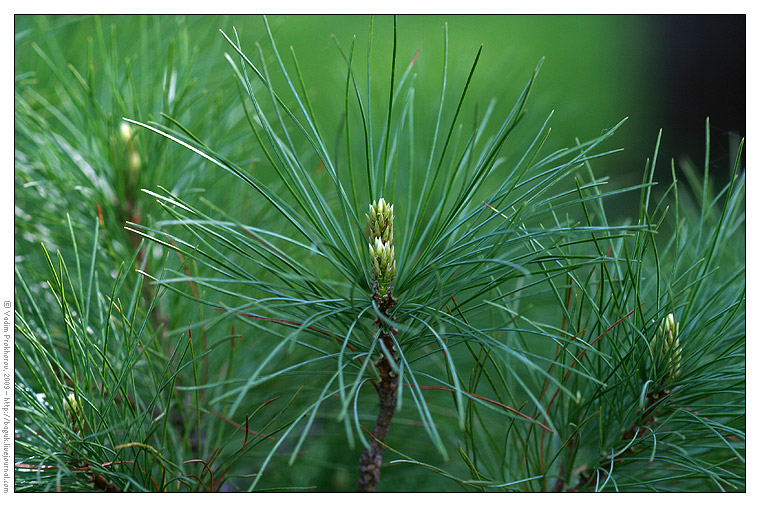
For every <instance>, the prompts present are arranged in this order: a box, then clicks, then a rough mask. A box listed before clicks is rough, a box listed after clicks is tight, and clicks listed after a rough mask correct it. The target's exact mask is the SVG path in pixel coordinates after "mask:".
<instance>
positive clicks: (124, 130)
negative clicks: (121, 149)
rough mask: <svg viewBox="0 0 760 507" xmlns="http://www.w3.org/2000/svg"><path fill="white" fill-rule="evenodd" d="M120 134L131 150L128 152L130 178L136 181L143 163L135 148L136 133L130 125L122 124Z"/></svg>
mask: <svg viewBox="0 0 760 507" xmlns="http://www.w3.org/2000/svg"><path fill="white" fill-rule="evenodd" d="M119 133H120V135H121V140H122V142H123V143H124V144H126V145H127V147H128V150H129V151H128V152H127V168H128V169H129V176H130V178H132V179H136V178H137V173H138V172H139V171H140V165H141V163H142V161H141V160H140V154H139V153H138V152H137V148H136V147H135V140H134V137H135V131H134V129H133V128H132V126H131V125H130V124H129V123H126V122H122V123H121V127H120V129H119Z"/></svg>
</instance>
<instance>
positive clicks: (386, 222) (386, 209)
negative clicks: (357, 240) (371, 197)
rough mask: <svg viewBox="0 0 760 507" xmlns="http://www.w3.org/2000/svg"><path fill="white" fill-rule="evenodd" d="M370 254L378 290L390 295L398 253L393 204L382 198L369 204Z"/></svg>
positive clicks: (380, 293) (382, 294) (384, 294)
mask: <svg viewBox="0 0 760 507" xmlns="http://www.w3.org/2000/svg"><path fill="white" fill-rule="evenodd" d="M367 220H368V221H369V255H370V258H371V261H372V274H373V277H374V279H375V281H376V282H377V289H376V292H377V293H378V294H379V295H380V296H389V295H390V288H391V283H392V282H393V279H394V278H395V277H396V255H395V249H394V247H393V205H392V204H391V205H389V204H388V203H386V202H385V199H383V198H380V200H379V201H377V202H375V201H372V204H370V206H369V214H368V215H367Z"/></svg>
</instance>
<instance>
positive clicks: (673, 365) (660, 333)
mask: <svg viewBox="0 0 760 507" xmlns="http://www.w3.org/2000/svg"><path fill="white" fill-rule="evenodd" d="M650 345H651V347H652V351H653V352H654V353H655V357H657V356H659V357H661V358H662V359H663V360H664V362H665V369H666V370H665V378H667V379H669V380H672V379H676V378H677V377H678V376H679V375H681V358H682V354H683V349H682V348H681V342H680V341H679V339H678V322H676V319H675V317H674V316H673V314H672V313H669V314H668V316H667V317H665V318H664V319H663V320H662V322H660V325H659V326H658V328H657V335H656V336H655V337H654V338H653V339H652V341H651V343H650Z"/></svg>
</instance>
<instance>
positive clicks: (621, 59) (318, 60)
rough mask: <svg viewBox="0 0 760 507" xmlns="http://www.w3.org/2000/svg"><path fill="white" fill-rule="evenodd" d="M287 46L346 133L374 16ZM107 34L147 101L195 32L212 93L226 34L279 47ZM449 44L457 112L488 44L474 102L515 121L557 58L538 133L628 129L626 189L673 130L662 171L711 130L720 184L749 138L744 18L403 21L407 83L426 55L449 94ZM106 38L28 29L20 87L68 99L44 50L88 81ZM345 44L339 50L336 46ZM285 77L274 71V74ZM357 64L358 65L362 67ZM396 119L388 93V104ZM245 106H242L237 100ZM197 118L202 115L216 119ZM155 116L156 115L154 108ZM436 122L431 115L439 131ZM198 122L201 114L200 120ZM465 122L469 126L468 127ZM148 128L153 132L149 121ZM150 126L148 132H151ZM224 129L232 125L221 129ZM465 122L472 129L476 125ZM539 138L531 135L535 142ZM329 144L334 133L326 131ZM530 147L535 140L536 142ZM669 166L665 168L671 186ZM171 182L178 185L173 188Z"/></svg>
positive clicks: (26, 24) (198, 27)
mask: <svg viewBox="0 0 760 507" xmlns="http://www.w3.org/2000/svg"><path fill="white" fill-rule="evenodd" d="M270 23H271V26H272V30H273V35H274V38H275V40H276V42H277V44H278V46H279V47H280V51H281V53H282V54H283V55H284V59H285V60H288V59H289V56H290V55H289V54H288V48H289V47H290V46H293V48H294V49H295V52H296V54H297V56H298V60H299V63H300V65H301V66H302V69H303V72H304V79H305V82H306V83H307V87H308V88H309V92H310V94H311V95H310V96H311V99H312V101H313V102H314V104H315V108H316V110H317V114H318V117H320V119H321V120H322V121H324V122H325V125H327V126H333V127H337V125H338V122H339V117H340V114H341V112H342V107H343V104H342V101H343V98H342V93H343V88H344V84H345V70H344V69H345V63H344V61H343V59H342V57H341V55H340V52H339V51H338V50H337V48H336V44H335V41H337V42H338V43H339V44H340V45H341V46H342V47H343V48H344V50H345V51H348V48H349V47H350V45H351V38H352V37H353V36H354V35H356V37H357V53H356V54H357V57H356V58H355V62H363V61H364V58H366V54H367V53H366V48H367V40H368V31H369V30H368V29H369V16H366V15H351V16H348V15H345V16H336V15H329V16H316V15H308V16H306V15H302V16H272V17H270ZM102 24H103V26H104V27H109V26H110V25H113V26H114V27H115V32H114V36H115V42H116V45H115V50H116V51H115V53H114V54H118V55H119V56H118V59H119V60H118V61H116V62H112V64H113V65H117V66H123V65H125V59H126V58H127V57H128V58H129V59H130V61H131V64H132V65H133V68H134V71H133V72H134V77H135V79H136V81H137V82H138V83H140V88H139V89H138V90H137V93H138V94H139V95H140V96H142V97H144V98H145V100H146V101H148V100H150V99H149V98H150V97H151V96H153V95H156V93H155V89H151V87H153V86H154V87H155V88H160V87H161V83H160V82H154V83H151V82H149V80H145V79H143V80H142V81H140V77H141V74H142V75H148V74H150V73H149V71H148V70H147V69H148V68H150V66H152V65H154V63H155V61H154V60H155V58H156V56H159V55H162V54H166V53H167V52H168V50H169V49H168V47H169V46H168V43H169V40H170V39H171V38H172V37H175V36H176V34H177V32H178V29H179V27H180V26H187V28H188V30H189V33H190V40H189V41H186V43H187V44H188V50H189V51H192V48H193V47H196V46H197V48H198V51H199V54H198V64H197V65H196V68H195V69H194V70H193V71H191V74H192V76H193V77H196V78H198V79H199V80H200V86H202V87H204V88H207V89H208V90H210V91H211V92H213V91H215V90H216V91H219V90H221V89H223V88H225V87H226V86H229V85H230V82H231V76H230V72H229V71H228V66H227V63H226V62H225V60H224V57H223V52H224V51H230V47H229V45H228V44H227V43H226V42H225V41H224V40H223V38H222V36H221V34H219V32H218V30H219V29H222V30H224V31H225V32H226V33H228V34H230V35H231V36H232V28H233V27H235V28H236V29H237V31H238V33H239V34H240V37H241V42H242V44H243V47H244V48H246V47H248V48H251V47H252V46H253V45H254V44H255V43H257V42H258V43H261V44H262V45H264V46H266V45H267V44H266V42H267V34H266V31H265V29H264V26H263V22H262V20H261V18H260V17H259V16H147V17H146V16H142V17H139V16H104V17H103V18H102ZM445 24H448V33H449V52H450V55H449V72H450V76H449V83H450V84H449V91H450V93H451V94H452V99H450V100H454V99H455V97H456V96H457V94H458V93H459V91H460V90H461V87H462V85H463V83H464V78H465V77H466V72H467V70H468V69H469V67H470V65H471V62H472V60H473V58H474V56H475V53H476V52H477V49H478V47H479V46H480V44H481V43H482V44H483V53H482V56H481V59H480V62H479V65H478V69H477V71H476V73H475V75H474V78H473V83H472V85H471V86H472V92H474V93H470V97H477V101H472V100H471V102H479V104H471V105H472V106H473V107H478V106H479V107H480V109H481V110H483V109H484V108H485V107H486V105H487V104H488V101H489V100H490V99H492V98H496V99H497V100H498V104H500V105H501V106H502V107H504V108H506V107H511V104H512V103H513V101H514V99H515V98H516V96H517V94H518V93H519V90H520V89H521V88H522V86H523V85H524V83H525V82H526V80H527V79H528V77H529V75H530V72H531V71H532V69H533V68H534V67H535V65H536V64H537V63H538V62H539V60H540V59H541V58H542V57H545V58H546V60H545V62H544V65H543V68H542V71H541V73H540V75H539V80H538V84H537V87H536V89H535V92H534V93H533V95H532V97H531V99H530V101H529V111H528V118H527V120H528V122H530V123H531V125H538V124H539V123H540V122H542V121H543V120H544V119H545V117H546V116H547V115H548V114H549V113H550V111H552V110H553V111H555V113H554V117H553V119H552V121H551V125H552V128H553V132H552V136H551V138H550V141H549V148H551V149H554V148H558V147H563V146H569V145H572V144H574V143H575V139H576V138H578V139H580V140H581V141H583V140H587V139H590V138H592V137H594V136H597V135H599V134H600V133H602V132H603V131H604V130H605V129H607V128H610V127H611V126H613V125H614V124H615V123H617V122H618V121H619V120H620V119H622V118H624V117H629V120H628V121H627V123H626V125H625V126H624V128H623V129H622V130H621V131H620V133H619V134H616V136H615V138H614V139H613V144H614V146H613V145H608V146H607V148H610V149H612V148H619V147H622V148H624V149H625V152H624V153H620V154H616V155H615V156H613V157H608V158H604V159H602V160H600V161H599V163H598V165H597V166H595V170H597V171H599V172H600V173H603V174H608V175H610V176H614V178H613V182H614V184H615V185H616V186H618V185H619V186H626V185H629V184H633V183H635V182H638V181H639V180H640V175H641V173H642V171H643V168H644V163H645V160H646V158H647V157H649V156H651V153H652V151H653V146H654V143H655V140H656V138H657V133H658V130H659V129H660V128H663V129H664V133H663V144H662V149H661V152H660V153H661V156H662V157H663V159H662V160H665V161H669V159H671V158H675V159H676V161H677V160H678V159H679V158H681V157H683V156H686V155H688V156H689V157H691V158H692V159H693V160H697V161H699V160H701V158H702V156H703V151H702V146H703V143H704V119H705V117H706V116H710V117H711V125H712V127H713V129H714V134H713V143H714V144H713V152H714V153H715V154H716V157H715V161H714V170H716V171H717V172H718V173H720V172H721V171H724V170H727V168H728V166H729V160H730V157H729V151H730V150H731V147H732V146H733V145H735V143H736V141H737V139H738V137H740V136H743V135H744V133H745V132H744V129H745V126H744V125H745V118H744V115H745V95H746V88H745V76H746V74H745V70H744V62H745V54H746V49H745V44H746V42H745V40H746V28H745V17H744V16H641V15H638V16H610V15H574V16H556V15H535V16H525V15H519V16H518V15H514V16H508V15H469V16H461V15H460V16H442V15H403V16H400V17H399V18H398V30H399V48H398V70H399V72H401V71H403V70H404V69H405V68H406V65H407V64H408V62H410V61H411V60H412V58H413V57H414V55H415V52H416V51H417V50H419V51H420V53H419V57H418V58H417V60H416V62H415V72H417V73H418V74H419V75H420V78H418V79H417V82H416V86H417V90H418V93H423V94H433V95H436V96H437V95H439V94H440V86H441V62H442V58H443V27H444V25H445ZM144 26H148V27H150V29H151V30H153V31H155V32H156V37H157V39H158V40H161V41H163V42H162V43H159V46H161V45H162V44H163V47H156V48H155V52H154V53H153V54H149V55H144V54H143V55H141V54H138V53H136V52H135V48H136V44H135V42H136V41H135V35H134V34H137V33H143V30H142V29H141V28H142V27H144ZM93 33H94V21H93V18H92V17H90V16H53V17H39V16H17V17H16V58H15V66H16V69H15V70H16V76H19V75H24V74H26V73H28V72H34V73H35V75H36V76H37V77H38V83H39V86H41V87H48V86H53V87H54V86H55V80H54V79H52V76H50V71H49V69H48V68H47V67H46V66H45V64H44V63H43V62H42V61H41V60H40V58H39V57H38V56H37V54H36V53H35V52H34V51H33V50H32V47H31V46H32V43H33V42H36V43H38V44H40V45H41V46H43V47H44V39H45V38H48V37H50V38H54V39H56V40H57V42H58V44H59V46H60V48H61V53H60V54H57V55H55V54H54V55H51V56H53V57H54V58H57V59H59V60H65V61H67V62H70V63H71V64H72V65H73V66H74V67H76V68H78V69H81V68H82V67H83V66H84V63H85V61H86V54H87V50H86V40H87V38H88V37H91V36H92V35H93ZM333 35H334V40H333V38H332V36H333ZM392 37H393V21H392V17H390V16H378V17H376V18H375V23H374V42H373V69H372V71H373V72H376V73H378V74H377V75H381V76H386V75H387V72H386V70H387V69H388V68H389V60H390V54H391V48H392ZM272 63H274V62H272ZM355 64H356V63H355ZM377 96H378V98H379V99H380V101H379V102H377V103H376V104H377V106H378V107H380V108H382V107H384V106H385V103H384V102H385V100H384V97H385V93H384V92H381V93H378V94H377ZM229 99H230V100H236V97H229ZM204 107H205V106H204V104H203V102H202V101H201V103H200V104H197V105H196V107H195V111H196V112H197V111H203V110H204ZM146 109H147V108H146ZM433 113H434V111H430V114H431V121H432V119H433V116H432V115H433ZM188 114H189V115H191V116H192V115H193V114H194V113H193V111H189V112H188ZM465 118H466V117H465ZM138 119H140V118H138ZM142 119H146V118H142ZM210 120H211V121H212V122H218V123H219V124H220V126H221V125H222V121H223V120H224V119H223V118H213V119H210ZM463 121H465V120H463ZM526 130H527V131H530V130H531V129H526ZM326 131H327V132H329V129H326ZM526 135H527V133H526ZM668 165H669V164H668V163H664V164H662V168H663V171H664V172H661V173H660V174H661V175H662V176H663V177H667V176H669V169H668V168H667V166H668ZM168 183H169V182H167V184H168Z"/></svg>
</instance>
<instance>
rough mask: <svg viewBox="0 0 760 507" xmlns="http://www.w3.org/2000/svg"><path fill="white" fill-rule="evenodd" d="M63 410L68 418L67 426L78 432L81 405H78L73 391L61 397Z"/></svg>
mask: <svg viewBox="0 0 760 507" xmlns="http://www.w3.org/2000/svg"><path fill="white" fill-rule="evenodd" d="M63 412H64V414H66V418H67V419H68V420H69V427H70V428H71V429H72V431H74V432H77V433H78V432H79V428H80V419H81V417H82V407H81V406H80V405H79V402H78V401H77V398H76V396H75V395H74V393H70V394H69V395H68V396H67V397H66V398H64V399H63Z"/></svg>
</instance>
